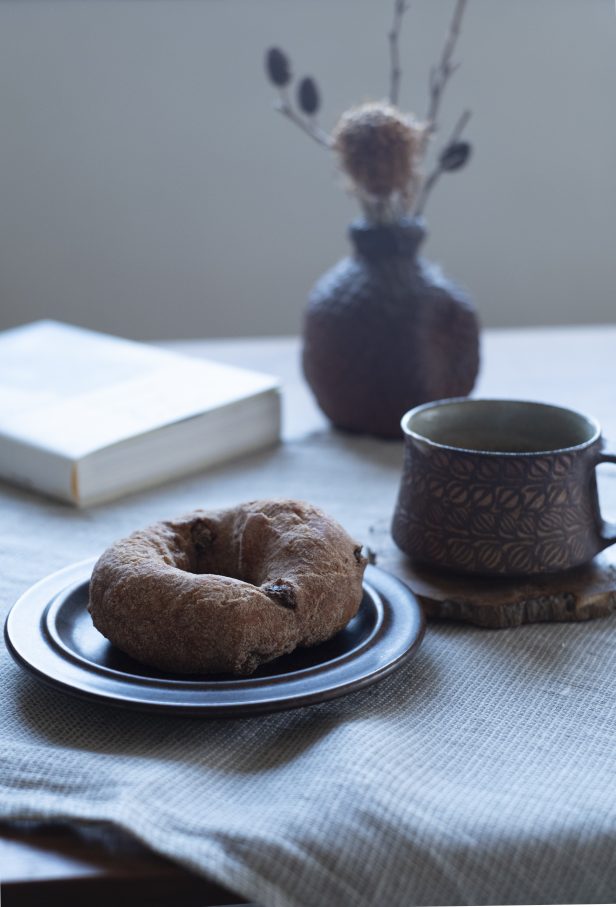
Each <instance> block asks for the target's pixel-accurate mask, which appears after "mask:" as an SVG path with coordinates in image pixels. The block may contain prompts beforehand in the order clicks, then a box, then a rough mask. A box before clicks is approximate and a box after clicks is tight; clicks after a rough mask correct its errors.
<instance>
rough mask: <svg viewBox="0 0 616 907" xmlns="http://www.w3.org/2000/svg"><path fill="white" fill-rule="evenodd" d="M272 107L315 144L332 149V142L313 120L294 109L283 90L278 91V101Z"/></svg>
mask: <svg viewBox="0 0 616 907" xmlns="http://www.w3.org/2000/svg"><path fill="white" fill-rule="evenodd" d="M274 106H275V108H276V110H277V111H278V112H279V113H281V114H282V115H283V116H285V117H287V119H289V120H291V121H292V122H293V123H295V125H296V126H299V128H300V129H301V130H302V131H303V132H305V133H306V135H309V136H310V138H311V139H314V141H315V142H318V144H319V145H323V146H324V147H325V148H331V147H332V140H331V139H330V137H329V136H328V135H327V133H326V132H323V130H322V129H320V128H319V126H317V124H316V122H314V121H313V119H308V118H307V117H303V116H301V115H300V114H299V113H298V112H297V111H296V110H295V109H294V107H293V105H292V103H291V100H290V99H289V96H288V94H287V93H286V91H285V90H284V89H282V88H281V89H280V100H279V101H278V103H277V104H275V105H274Z"/></svg>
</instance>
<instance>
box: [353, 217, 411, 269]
mask: <svg viewBox="0 0 616 907" xmlns="http://www.w3.org/2000/svg"><path fill="white" fill-rule="evenodd" d="M425 235H426V229H425V226H424V224H423V221H421V220H420V219H411V218H401V219H400V220H398V221H396V222H395V223H393V224H373V223H370V222H369V221H366V220H356V221H353V223H352V224H351V226H350V227H349V236H350V238H351V242H352V243H353V247H354V249H355V251H356V253H357V254H358V255H359V256H361V257H362V258H367V259H369V260H370V261H377V260H380V259H383V258H413V257H414V256H415V255H416V254H417V250H418V249H419V246H420V245H421V243H422V242H423V240H424V238H425Z"/></svg>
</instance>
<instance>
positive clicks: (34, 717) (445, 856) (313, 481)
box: [0, 430, 616, 907]
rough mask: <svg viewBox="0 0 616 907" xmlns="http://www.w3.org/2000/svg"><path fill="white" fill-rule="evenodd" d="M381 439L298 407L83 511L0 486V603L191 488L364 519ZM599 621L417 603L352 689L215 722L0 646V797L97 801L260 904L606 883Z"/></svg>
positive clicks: (49, 812) (383, 496) (615, 860)
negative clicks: (486, 618) (185, 470)
mask: <svg viewBox="0 0 616 907" xmlns="http://www.w3.org/2000/svg"><path fill="white" fill-rule="evenodd" d="M401 455H402V450H401V445H399V444H396V443H393V444H392V443H383V442H377V441H369V440H365V439H353V438H347V437H345V436H342V435H337V434H335V433H332V432H328V431H326V430H317V431H315V432H314V433H313V434H311V435H310V436H308V437H306V438H304V439H302V440H297V441H292V442H287V443H286V444H284V445H282V446H280V447H278V448H274V449H272V450H269V451H266V452H264V453H261V454H259V455H255V456H253V457H251V458H248V459H244V460H241V461H237V462H235V463H233V464H229V465H228V466H226V467H225V468H221V469H218V470H214V471H211V472H209V473H207V474H204V475H201V476H198V477H193V478H190V479H185V480H182V481H180V482H176V483H174V484H171V485H168V486H166V487H165V488H163V489H159V490H155V491H150V492H147V493H143V494H140V495H136V496H133V497H130V498H127V499H125V500H123V501H120V502H117V503H114V504H110V505H107V506H104V507H99V508H97V509H95V510H92V511H84V512H79V511H75V510H73V509H70V508H69V507H65V506H63V505H60V504H55V503H53V502H51V501H45V500H44V499H42V498H39V497H35V496H34V495H30V494H28V493H26V492H22V491H19V490H17V489H13V488H11V487H9V486H8V485H2V486H0V557H1V565H0V603H1V607H2V612H3V616H4V615H5V614H6V612H7V611H8V609H9V607H10V605H11V604H12V603H13V601H14V600H15V599H16V598H17V597H18V596H19V595H20V594H21V593H22V592H23V591H24V590H25V589H27V588H28V587H29V586H30V585H31V584H32V583H33V582H34V581H36V580H38V579H40V578H42V577H43V576H45V575H46V574H48V573H50V572H51V571H54V570H57V569H59V568H61V567H64V566H65V565H67V564H69V563H72V562H74V561H78V560H80V559H83V558H86V557H90V556H94V555H97V554H98V553H99V552H100V551H101V550H102V549H103V548H104V547H105V546H106V545H107V544H109V543H110V542H111V541H112V540H113V539H115V538H118V537H121V536H123V535H125V534H128V533H129V532H131V531H132V530H133V529H134V528H136V527H139V526H144V525H147V524H148V523H150V522H152V521H154V520H157V519H160V518H166V517H170V516H174V515H177V514H179V513H181V512H183V511H186V510H191V509H193V508H194V507H197V506H203V507H219V506H227V505H230V504H232V503H236V502H238V501H240V500H247V499H252V498H256V497H268V496H284V495H292V496H294V497H301V498H305V499H308V500H311V501H313V502H314V503H316V504H318V505H320V506H323V507H325V508H326V509H327V510H328V511H329V512H331V514H332V515H333V516H334V517H336V518H337V519H339V520H340V521H341V522H342V523H343V524H344V525H345V526H346V527H347V529H348V530H349V531H350V532H351V533H353V534H355V535H356V536H357V537H358V539H360V540H362V541H366V542H367V543H368V544H370V541H371V538H380V539H383V538H385V537H386V533H385V532H384V531H383V530H384V527H385V526H386V525H387V523H388V521H389V518H390V515H391V512H392V509H393V504H394V500H395V494H396V489H397V483H398V477H399V470H400V464H401ZM613 484H614V483H612V485H613ZM615 631H616V619H615V618H607V619H603V620H597V621H592V622H588V623H582V624H534V625H527V626H524V627H520V628H517V629H512V630H497V631H489V630H482V629H475V628H472V627H469V626H463V625H448V624H432V625H430V626H429V628H428V632H427V635H426V638H425V640H424V642H423V645H422V647H421V649H420V650H419V652H418V654H417V655H416V656H415V657H414V658H413V659H412V660H411V661H410V662H409V663H408V664H407V665H406V666H405V667H403V668H402V669H400V670H399V671H397V672H396V673H395V674H393V675H391V676H390V677H388V678H386V679H384V680H383V681H381V682H379V683H378V684H376V685H374V686H373V687H371V688H369V689H367V690H365V691H362V692H359V693H355V694H353V695H350V696H346V697H343V698H341V699H338V700H334V701H331V702H329V703H324V704H321V705H317V706H313V707H310V708H306V709H299V710H296V711H289V712H283V713H278V714H274V715H271V716H265V717H254V718H244V719H237V720H214V721H213V720H205V719H199V718H178V717H173V716H169V717H167V716H164V717H162V716H155V715H152V714H139V713H135V712H127V711H122V710H120V709H114V708H111V707H106V706H103V705H97V704H90V703H87V702H84V701H81V700H78V699H73V698H71V697H69V696H66V695H63V694H62V693H60V692H56V691H53V690H51V689H48V688H46V687H45V686H43V685H41V684H40V683H38V682H37V681H36V680H34V679H33V678H31V677H30V676H29V675H27V674H26V673H25V672H24V671H23V670H21V669H20V668H18V667H17V666H16V665H15V664H14V663H13V662H12V660H11V659H10V657H9V655H8V653H7V652H6V650H5V649H4V648H3V650H2V654H1V660H0V676H1V683H2V705H1V710H0V714H1V718H0V729H1V735H0V765H1V768H0V817H1V818H13V819H54V820H57V819H63V820H70V821H75V820H78V821H86V822H99V821H102V822H111V823H113V824H114V825H116V826H119V827H121V828H122V829H125V830H127V831H128V832H130V833H132V834H133V835H135V836H136V837H137V838H139V839H140V840H141V841H143V842H145V843H146V844H147V845H149V846H150V847H151V848H153V849H154V850H156V851H158V852H160V853H162V854H165V855H167V856H169V857H171V858H172V859H174V860H176V861H178V862H180V863H182V864H184V865H186V866H188V867H190V868H192V869H194V870H197V871H199V872H203V873H205V874H207V875H208V876H210V877H212V878H213V879H215V880H217V881H219V882H221V883H222V884H224V885H225V886H226V887H228V888H230V889H232V890H235V891H237V892H238V893H239V894H242V895H244V896H245V897H247V898H252V899H254V900H256V901H258V902H259V903H260V904H263V905H266V907H269V905H272V907H274V905H276V907H300V905H301V907H351V905H353V907H355V905H359V907H368V905H371V907H372V905H396V907H397V905H405V907H407V905H423V904H432V905H446V904H477V905H479V904H495V903H499V904H512V903H527V904H528V903H531V904H552V903H575V902H586V903H588V902H594V903H605V902H613V901H614V900H616V846H615V845H616V758H615V749H616V747H615V739H616V733H615V732H616V705H615V703H616V671H615V670H614V667H615V664H616V659H615V655H616V633H615Z"/></svg>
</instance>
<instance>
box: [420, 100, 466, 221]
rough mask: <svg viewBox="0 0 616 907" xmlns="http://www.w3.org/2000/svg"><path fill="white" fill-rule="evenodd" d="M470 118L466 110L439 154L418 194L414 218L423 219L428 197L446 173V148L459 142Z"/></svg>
mask: <svg viewBox="0 0 616 907" xmlns="http://www.w3.org/2000/svg"><path fill="white" fill-rule="evenodd" d="M470 118H471V112H470V110H465V111H464V113H463V114H462V116H461V117H460V119H459V120H458V122H457V123H456V125H455V126H454V129H453V132H452V133H451V135H450V137H449V140H448V141H447V142H446V143H445V144H444V145H443V147H442V149H441V151H440V153H439V156H438V158H437V163H436V165H435V167H434V169H433V170H432V172H431V173H430V174H429V175H428V176H427V177H426V179H425V180H424V182H423V183H422V185H421V188H420V190H419V192H418V193H417V200H416V202H415V205H414V207H413V217H421V215H422V214H423V212H424V209H425V207H426V202H427V201H428V196H429V195H430V193H431V192H432V190H433V189H434V185H435V183H436V182H437V180H438V179H439V178H440V177H441V176H442V174H443V173H444V172H445V168H444V167H443V165H442V164H441V159H442V156H443V152H444V151H445V149H446V148H449V146H450V145H453V144H454V143H455V142H457V141H458V140H459V139H460V136H461V135H462V133H463V132H464V130H465V128H466V124H467V123H468V121H469V120H470Z"/></svg>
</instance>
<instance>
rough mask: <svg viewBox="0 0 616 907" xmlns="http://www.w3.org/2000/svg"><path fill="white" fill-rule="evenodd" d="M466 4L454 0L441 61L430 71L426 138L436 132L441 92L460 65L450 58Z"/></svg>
mask: <svg viewBox="0 0 616 907" xmlns="http://www.w3.org/2000/svg"><path fill="white" fill-rule="evenodd" d="M466 2H467V0H456V5H455V8H454V11H453V16H452V18H451V23H450V25H449V32H448V33H447V38H446V40H445V45H444V47H443V53H442V54H441V59H440V60H439V62H438V63H437V64H436V66H433V67H432V69H431V70H430V80H429V89H430V101H429V104H428V113H427V116H426V121H427V124H428V126H427V134H428V136H430V135H432V134H433V133H434V132H436V129H437V125H438V124H437V118H438V111H439V107H440V104H441V100H442V97H443V91H444V90H445V86H446V85H447V82H448V81H449V79H450V78H451V76H452V75H453V74H454V72H455V71H456V69H457V68H458V67H459V65H460V64H459V63H452V57H453V52H454V50H455V47H456V42H457V40H458V38H459V36H460V29H461V27H462V17H463V15H464V10H465V8H466Z"/></svg>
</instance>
